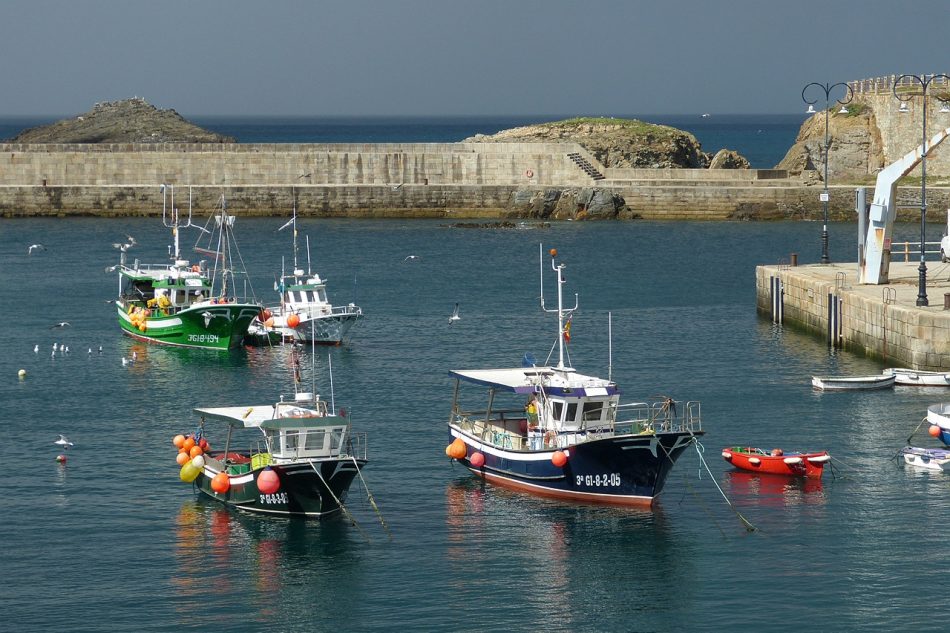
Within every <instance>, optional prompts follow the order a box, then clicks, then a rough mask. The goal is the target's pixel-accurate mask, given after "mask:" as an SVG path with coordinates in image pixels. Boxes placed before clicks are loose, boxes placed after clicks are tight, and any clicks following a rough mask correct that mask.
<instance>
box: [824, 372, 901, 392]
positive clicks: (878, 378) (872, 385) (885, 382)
mask: <svg viewBox="0 0 950 633" xmlns="http://www.w3.org/2000/svg"><path fill="white" fill-rule="evenodd" d="M811 385H812V387H814V388H815V389H819V390H821V391H861V390H869V389H887V388H889V387H893V386H894V376H885V375H883V374H882V375H872V376H812V378H811Z"/></svg>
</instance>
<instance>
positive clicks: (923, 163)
mask: <svg viewBox="0 0 950 633" xmlns="http://www.w3.org/2000/svg"><path fill="white" fill-rule="evenodd" d="M905 78H907V79H909V80H911V83H912V82H917V83H919V84H920V92H919V93H918V92H917V91H914V90H910V91H906V92H904V91H900V90H898V89H897V87H898V86H899V85H901V84H902V83H903V80H904V79H905ZM937 78H940V82H942V83H943V84H944V93H943V94H936V95H933V96H935V97H936V98H937V99H938V100H939V101H940V102H941V103H942V104H943V106H942V107H941V108H940V111H941V112H950V107H948V106H947V103H948V102H950V93H948V91H947V90H948V89H947V85H948V82H950V77H948V76H947V75H944V74H939V75H930V76H927V75H923V76H920V77H918V76H917V75H901V76H900V77H898V78H897V79H896V80H895V81H894V86H893V88H892V91H893V92H894V97H896V98H897V100H898V101H900V102H901V107H900V108H899V109H898V112H901V113H907V112H910V109H909V108H908V107H907V102H908V101H910V100H911V99H913V98H914V97H916V96H918V95H920V96H921V97H923V99H921V104H922V105H921V110H920V111H921V119H922V120H923V132H922V134H921V145H920V150H921V151H920V266H918V267H917V305H918V306H926V305H930V304H929V302H928V301H927V262H926V261H925V260H924V245H925V244H926V242H927V90H928V88H930V85H931V83H933V81H934V80H935V79H937Z"/></svg>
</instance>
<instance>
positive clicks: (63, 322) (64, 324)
mask: <svg viewBox="0 0 950 633" xmlns="http://www.w3.org/2000/svg"><path fill="white" fill-rule="evenodd" d="M57 327H69V321H60V322H59V323H57V324H55V325H51V326H49V329H51V330H52V329H53V328H57Z"/></svg>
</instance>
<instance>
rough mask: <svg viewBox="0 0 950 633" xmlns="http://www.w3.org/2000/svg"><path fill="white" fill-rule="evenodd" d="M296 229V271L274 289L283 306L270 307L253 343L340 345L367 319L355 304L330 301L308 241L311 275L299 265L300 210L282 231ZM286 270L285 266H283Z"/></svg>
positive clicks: (254, 326) (254, 327)
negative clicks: (312, 265) (312, 262)
mask: <svg viewBox="0 0 950 633" xmlns="http://www.w3.org/2000/svg"><path fill="white" fill-rule="evenodd" d="M287 227H292V228H293V248H294V250H293V255H294V260H293V270H292V271H291V273H290V274H285V272H284V270H283V269H282V270H281V274H280V279H279V280H278V281H277V282H276V283H275V284H274V290H276V291H277V292H279V293H280V303H279V304H277V305H272V306H268V307H267V308H266V309H265V311H264V312H263V313H262V314H261V317H263V318H261V317H258V318H257V319H255V320H254V321H253V322H252V323H251V326H250V328H249V331H248V337H247V341H248V343H250V344H256V345H261V344H265V345H266V344H273V343H280V342H298V343H317V344H320V345H340V344H342V343H344V342H346V340H347V339H348V337H349V334H350V330H351V329H352V327H353V326H354V325H355V324H356V322H357V321H358V320H359V319H360V317H362V316H363V311H362V310H361V309H360V307H359V306H358V305H356V304H355V303H349V304H347V305H345V306H334V305H333V304H331V303H330V301H329V299H328V298H327V287H326V279H322V278H321V277H320V275H319V274H318V273H315V272H311V271H310V248H309V240H308V242H307V245H308V246H307V272H306V273H304V271H303V269H302V268H300V267H299V266H298V262H297V209H296V207H295V208H294V214H293V217H292V218H291V219H290V221H289V222H287V223H286V224H284V226H282V227H281V228H280V229H278V230H279V231H281V230H283V229H285V228H287ZM282 268H283V266H282Z"/></svg>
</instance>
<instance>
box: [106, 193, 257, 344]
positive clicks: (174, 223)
mask: <svg viewBox="0 0 950 633" xmlns="http://www.w3.org/2000/svg"><path fill="white" fill-rule="evenodd" d="M162 193H163V196H162V221H163V223H164V224H165V226H166V227H168V228H170V229H171V230H172V236H173V238H174V245H173V247H169V253H170V254H171V263H165V264H141V263H139V261H138V259H136V260H134V262H133V263H132V264H131V265H130V264H128V263H127V258H128V251H129V250H131V249H132V248H134V247H135V246H136V244H137V243H136V241H135V239H134V238H132V237H130V236H127V237H128V241H127V242H125V243H121V244H113V246H114V247H115V248H117V249H119V251H120V253H121V255H120V261H119V264H118V265H117V266H113V267H112V268H111V269H109V270H117V271H118V273H119V297H118V299H116V301H115V306H116V312H117V318H118V321H119V327H120V328H122V332H123V333H124V334H126V335H127V336H130V337H132V338H135V339H138V340H140V341H145V342H148V343H159V344H162V345H175V346H179V347H196V348H202V349H217V350H227V349H230V348H232V347H236V346H238V345H240V344H241V343H242V341H243V339H244V336H245V335H246V334H247V329H248V326H249V325H250V324H251V321H252V320H254V318H255V317H257V316H258V315H259V314H260V312H261V306H260V304H259V303H258V302H257V301H256V300H255V299H253V290H252V289H251V287H250V283H246V284H244V286H243V288H242V290H244V291H245V296H242V297H238V296H237V291H238V287H237V284H236V283H235V275H236V274H244V275H246V271H244V270H243V263H242V261H241V257H240V251H238V249H237V244H236V242H235V241H234V236H233V227H234V216H231V215H228V214H227V211H226V206H225V202H224V197H223V196H222V198H221V202H220V204H219V205H218V207H217V208H216V209H215V213H214V215H212V216H211V218H210V219H209V220H208V223H207V224H206V225H205V226H204V227H203V228H201V229H200V231H201V236H200V237H199V240H198V242H196V244H195V251H196V252H197V253H199V254H201V255H202V256H206V257H207V259H202V260H201V261H199V262H198V263H195V264H192V263H191V262H189V261H188V260H186V259H183V258H182V256H181V251H180V244H179V235H180V232H181V229H184V228H188V227H191V226H193V225H192V222H191V211H190V209H189V212H188V218H187V220H185V221H182V220H181V218H180V215H179V211H178V209H177V208H175V203H174V190H173V189H172V188H171V187H166V186H165V185H162ZM169 193H170V194H171V204H170V205H166V196H167V195H168V194H169ZM189 206H190V205H189ZM196 228H197V227H196ZM248 291H249V292H250V293H251V295H250V297H249V296H248V295H247V292H248Z"/></svg>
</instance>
